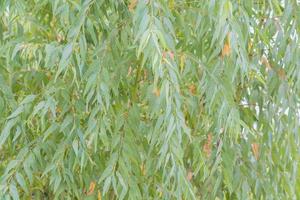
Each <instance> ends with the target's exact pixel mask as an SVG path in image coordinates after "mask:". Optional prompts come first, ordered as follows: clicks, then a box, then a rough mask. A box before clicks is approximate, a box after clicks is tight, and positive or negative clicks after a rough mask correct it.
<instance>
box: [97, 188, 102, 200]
mask: <svg viewBox="0 0 300 200" xmlns="http://www.w3.org/2000/svg"><path fill="white" fill-rule="evenodd" d="M97 200H102V196H101V192H100V191H99V190H98V196H97Z"/></svg>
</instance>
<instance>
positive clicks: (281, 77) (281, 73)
mask: <svg viewBox="0 0 300 200" xmlns="http://www.w3.org/2000/svg"><path fill="white" fill-rule="evenodd" d="M277 74H278V76H279V78H280V79H281V80H284V79H285V78H286V74H285V71H284V69H282V68H281V69H279V70H278V72H277Z"/></svg>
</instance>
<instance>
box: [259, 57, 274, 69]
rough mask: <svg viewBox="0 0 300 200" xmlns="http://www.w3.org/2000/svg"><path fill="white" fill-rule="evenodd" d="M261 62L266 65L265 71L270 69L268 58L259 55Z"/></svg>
mask: <svg viewBox="0 0 300 200" xmlns="http://www.w3.org/2000/svg"><path fill="white" fill-rule="evenodd" d="M261 64H263V65H264V66H265V67H266V69H267V71H269V70H271V69H272V67H271V65H270V63H269V61H268V59H267V58H266V57H265V56H262V57H261Z"/></svg>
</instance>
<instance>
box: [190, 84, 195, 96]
mask: <svg viewBox="0 0 300 200" xmlns="http://www.w3.org/2000/svg"><path fill="white" fill-rule="evenodd" d="M189 91H190V93H191V94H193V95H195V94H196V86H195V85H194V84H191V85H189Z"/></svg>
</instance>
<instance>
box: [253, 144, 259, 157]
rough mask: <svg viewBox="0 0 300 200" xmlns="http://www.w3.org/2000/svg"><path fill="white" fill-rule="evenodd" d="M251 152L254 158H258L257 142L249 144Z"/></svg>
mask: <svg viewBox="0 0 300 200" xmlns="http://www.w3.org/2000/svg"><path fill="white" fill-rule="evenodd" d="M251 147H252V152H253V154H254V157H255V159H256V160H258V153H259V145H258V144H257V143H253V144H251Z"/></svg>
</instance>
